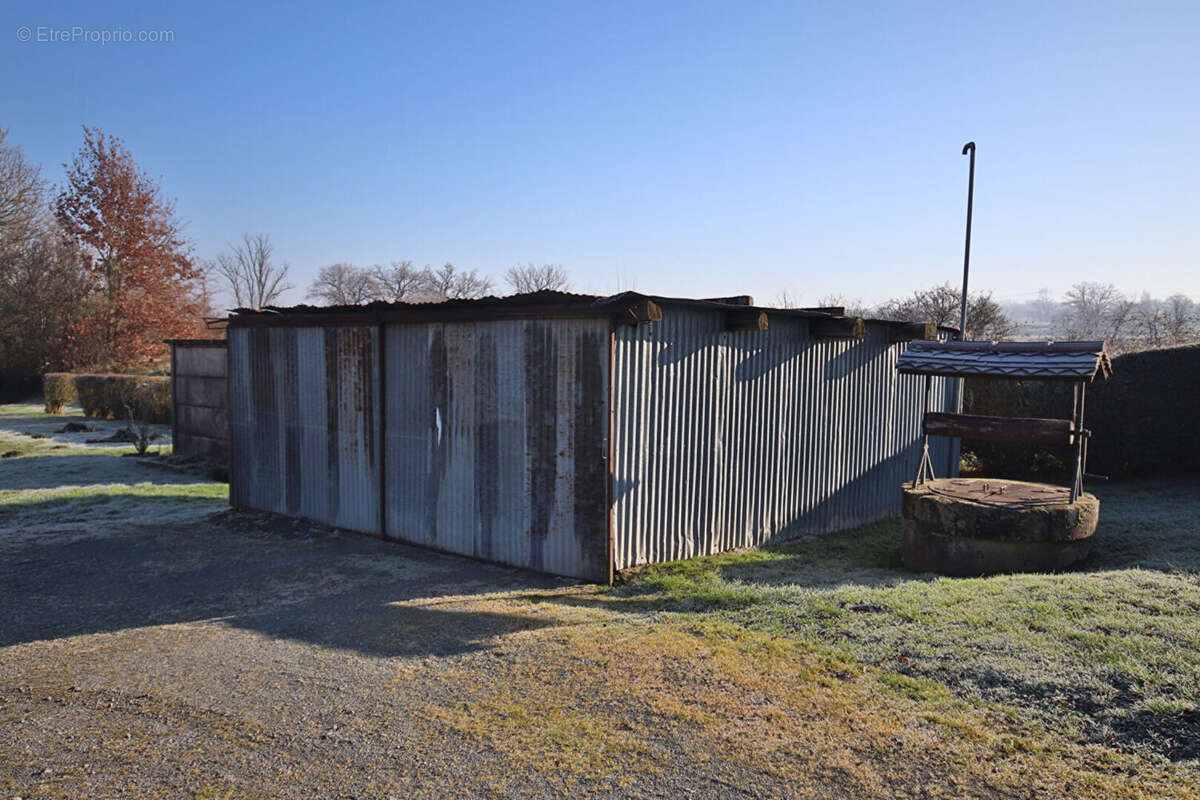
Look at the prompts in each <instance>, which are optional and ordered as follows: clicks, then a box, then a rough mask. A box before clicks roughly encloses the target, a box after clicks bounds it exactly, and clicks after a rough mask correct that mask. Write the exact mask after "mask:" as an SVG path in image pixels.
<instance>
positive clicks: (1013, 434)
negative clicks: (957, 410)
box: [922, 411, 1076, 445]
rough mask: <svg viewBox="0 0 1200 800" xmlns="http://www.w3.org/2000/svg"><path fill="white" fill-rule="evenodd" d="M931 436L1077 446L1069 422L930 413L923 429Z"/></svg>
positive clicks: (1063, 420)
mask: <svg viewBox="0 0 1200 800" xmlns="http://www.w3.org/2000/svg"><path fill="white" fill-rule="evenodd" d="M922 430H923V432H924V433H925V434H926V435H928V436H958V437H961V438H964V439H980V440H984V441H990V442H1027V443H1030V444H1066V445H1071V444H1075V439H1076V436H1075V423H1074V422H1073V421H1072V420H1069V419H1037V418H1035V417H982V416H975V415H972V414H949V413H945V412H941V411H930V412H928V413H926V414H925V422H924V424H923V425H922Z"/></svg>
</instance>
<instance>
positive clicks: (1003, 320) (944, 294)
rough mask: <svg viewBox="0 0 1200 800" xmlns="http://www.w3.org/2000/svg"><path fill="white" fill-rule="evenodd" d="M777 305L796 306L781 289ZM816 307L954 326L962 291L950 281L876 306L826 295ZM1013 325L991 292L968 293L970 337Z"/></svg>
mask: <svg viewBox="0 0 1200 800" xmlns="http://www.w3.org/2000/svg"><path fill="white" fill-rule="evenodd" d="M777 305H780V306H783V307H795V306H797V305H798V303H797V302H796V300H795V298H794V297H793V296H792V295H791V294H790V293H788V292H781V293H780V295H779V302H778V303H777ZM814 307H816V308H842V309H844V310H845V313H847V314H851V315H853V316H858V317H873V318H876V319H894V320H903V321H906V322H932V323H934V324H935V325H944V326H947V327H951V328H957V327H958V325H959V322H960V317H961V312H960V309H961V308H962V291H961V289H959V288H957V287H955V286H952V285H951V284H949V283H943V284H939V285H937V286H931V287H929V288H928V289H921V290H918V291H915V292H913V293H912V294H910V295H906V296H903V297H893V298H891V299H889V300H886V301H884V302H883V303H880V304H879V305H875V306H872V305H866V304H864V303H863V302H862V301H861V300H858V299H847V298H846V297H844V296H842V295H826V296H824V297H821V298H819V299H818V300H817V303H816V306H814ZM1015 328H1016V326H1015V325H1014V324H1013V321H1012V320H1011V319H1009V317H1008V316H1007V315H1006V314H1005V313H1004V311H1003V309H1001V307H1000V304H999V303H997V302H996V301H995V300H994V299H993V298H992V293H991V292H981V291H975V292H970V293H969V294H968V295H967V337H968V338H970V339H985V340H994V339H1006V338H1009V337H1010V336H1012V335H1013V332H1014V330H1015Z"/></svg>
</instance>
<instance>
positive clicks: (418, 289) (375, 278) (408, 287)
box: [371, 261, 425, 303]
mask: <svg viewBox="0 0 1200 800" xmlns="http://www.w3.org/2000/svg"><path fill="white" fill-rule="evenodd" d="M371 282H372V283H373V284H374V296H375V298H376V299H379V300H386V301H388V302H389V303H403V302H411V301H412V300H416V299H420V298H421V296H422V295H423V294H424V291H423V290H424V287H425V283H424V274H423V273H422V271H421V270H419V269H417V268H416V267H414V266H413V263H412V262H411V261H393V262H392V263H391V264H390V265H389V266H386V267H385V266H384V265H383V264H376V265H375V266H373V267H371Z"/></svg>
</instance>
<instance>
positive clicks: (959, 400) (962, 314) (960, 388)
mask: <svg viewBox="0 0 1200 800" xmlns="http://www.w3.org/2000/svg"><path fill="white" fill-rule="evenodd" d="M968 153H970V154H971V171H970V173H969V175H968V177H967V241H966V244H965V245H963V288H962V298H961V299H960V302H959V311H958V338H959V339H960V340H961V341H966V338H967V279H968V278H969V277H970V274H971V212H972V211H973V210H974V206H975V143H974V142H967V143H966V144H964V145H963V149H962V154H963V155H964V156H965V155H967V154H968ZM963 392H964V385H963V379H962V378H959V379H958V381H957V382H956V385H955V387H954V410H955V411H957V412H958V413H959V414H961V413H962V411H963ZM960 447H961V442H960ZM953 456H954V453H953V449H952V450H951V466H953ZM947 474H948V475H954V474H956V471H955V470H953V469H951V470H949V471H947Z"/></svg>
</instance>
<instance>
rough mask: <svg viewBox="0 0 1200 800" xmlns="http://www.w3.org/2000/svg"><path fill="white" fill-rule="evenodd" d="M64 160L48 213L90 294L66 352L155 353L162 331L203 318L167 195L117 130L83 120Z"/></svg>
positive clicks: (97, 362) (136, 357) (79, 362)
mask: <svg viewBox="0 0 1200 800" xmlns="http://www.w3.org/2000/svg"><path fill="white" fill-rule="evenodd" d="M64 166H66V167H67V185H66V188H65V189H64V190H63V191H62V192H61V193H60V194H59V196H58V198H57V200H56V201H55V204H54V211H55V216H56V217H57V219H58V223H59V225H60V226H61V227H62V229H63V231H64V232H65V233H66V234H67V235H68V236H70V237H71V238H72V239H73V240H74V241H75V242H77V243H78V244H79V246H80V247H81V249H82V251H83V254H84V259H85V264H86V267H87V271H88V275H89V278H90V287H89V288H90V295H91V296H90V308H89V311H88V313H87V314H86V315H85V316H84V317H83V319H81V320H80V321H79V322H77V323H76V324H75V325H73V326H72V329H71V331H70V332H69V334H68V341H67V352H68V358H69V361H70V362H71V363H72V364H73V365H74V366H75V367H77V368H78V367H85V366H86V367H105V368H109V369H127V368H129V367H131V366H133V365H135V364H137V363H139V362H141V363H144V362H146V361H148V360H151V359H153V358H155V357H160V356H161V355H162V354H163V353H164V352H165V351H166V348H165V345H163V343H162V340H163V339H166V338H170V337H178V336H187V335H191V334H194V333H196V332H198V331H199V330H200V329H201V326H202V323H201V320H200V314H201V313H202V309H201V308H200V303H199V298H198V297H197V292H196V288H197V287H196V283H197V279H198V277H199V274H198V270H197V269H196V268H195V266H194V265H193V263H192V258H191V246H190V245H189V243H188V242H187V240H186V239H184V237H183V234H182V232H181V229H180V224H179V222H178V221H177V220H176V219H175V206H174V203H173V202H171V201H169V200H164V199H163V198H162V195H161V192H160V189H159V186H158V184H157V183H156V182H155V181H153V180H151V179H150V178H149V177H148V176H147V175H146V174H145V173H143V172H142V171H141V170H140V169H139V167H138V165H137V162H136V161H134V160H133V156H132V155H131V154H130V152H129V150H128V149H126V147H125V145H124V143H123V142H122V141H121V140H120V139H117V138H114V137H109V136H105V135H104V133H102V132H101V131H99V130H97V129H95V128H87V127H85V128H84V129H83V147H82V148H81V149H80V151H79V152H78V153H77V154H76V155H75V159H74V160H73V161H72V162H71V164H69V165H64Z"/></svg>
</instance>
